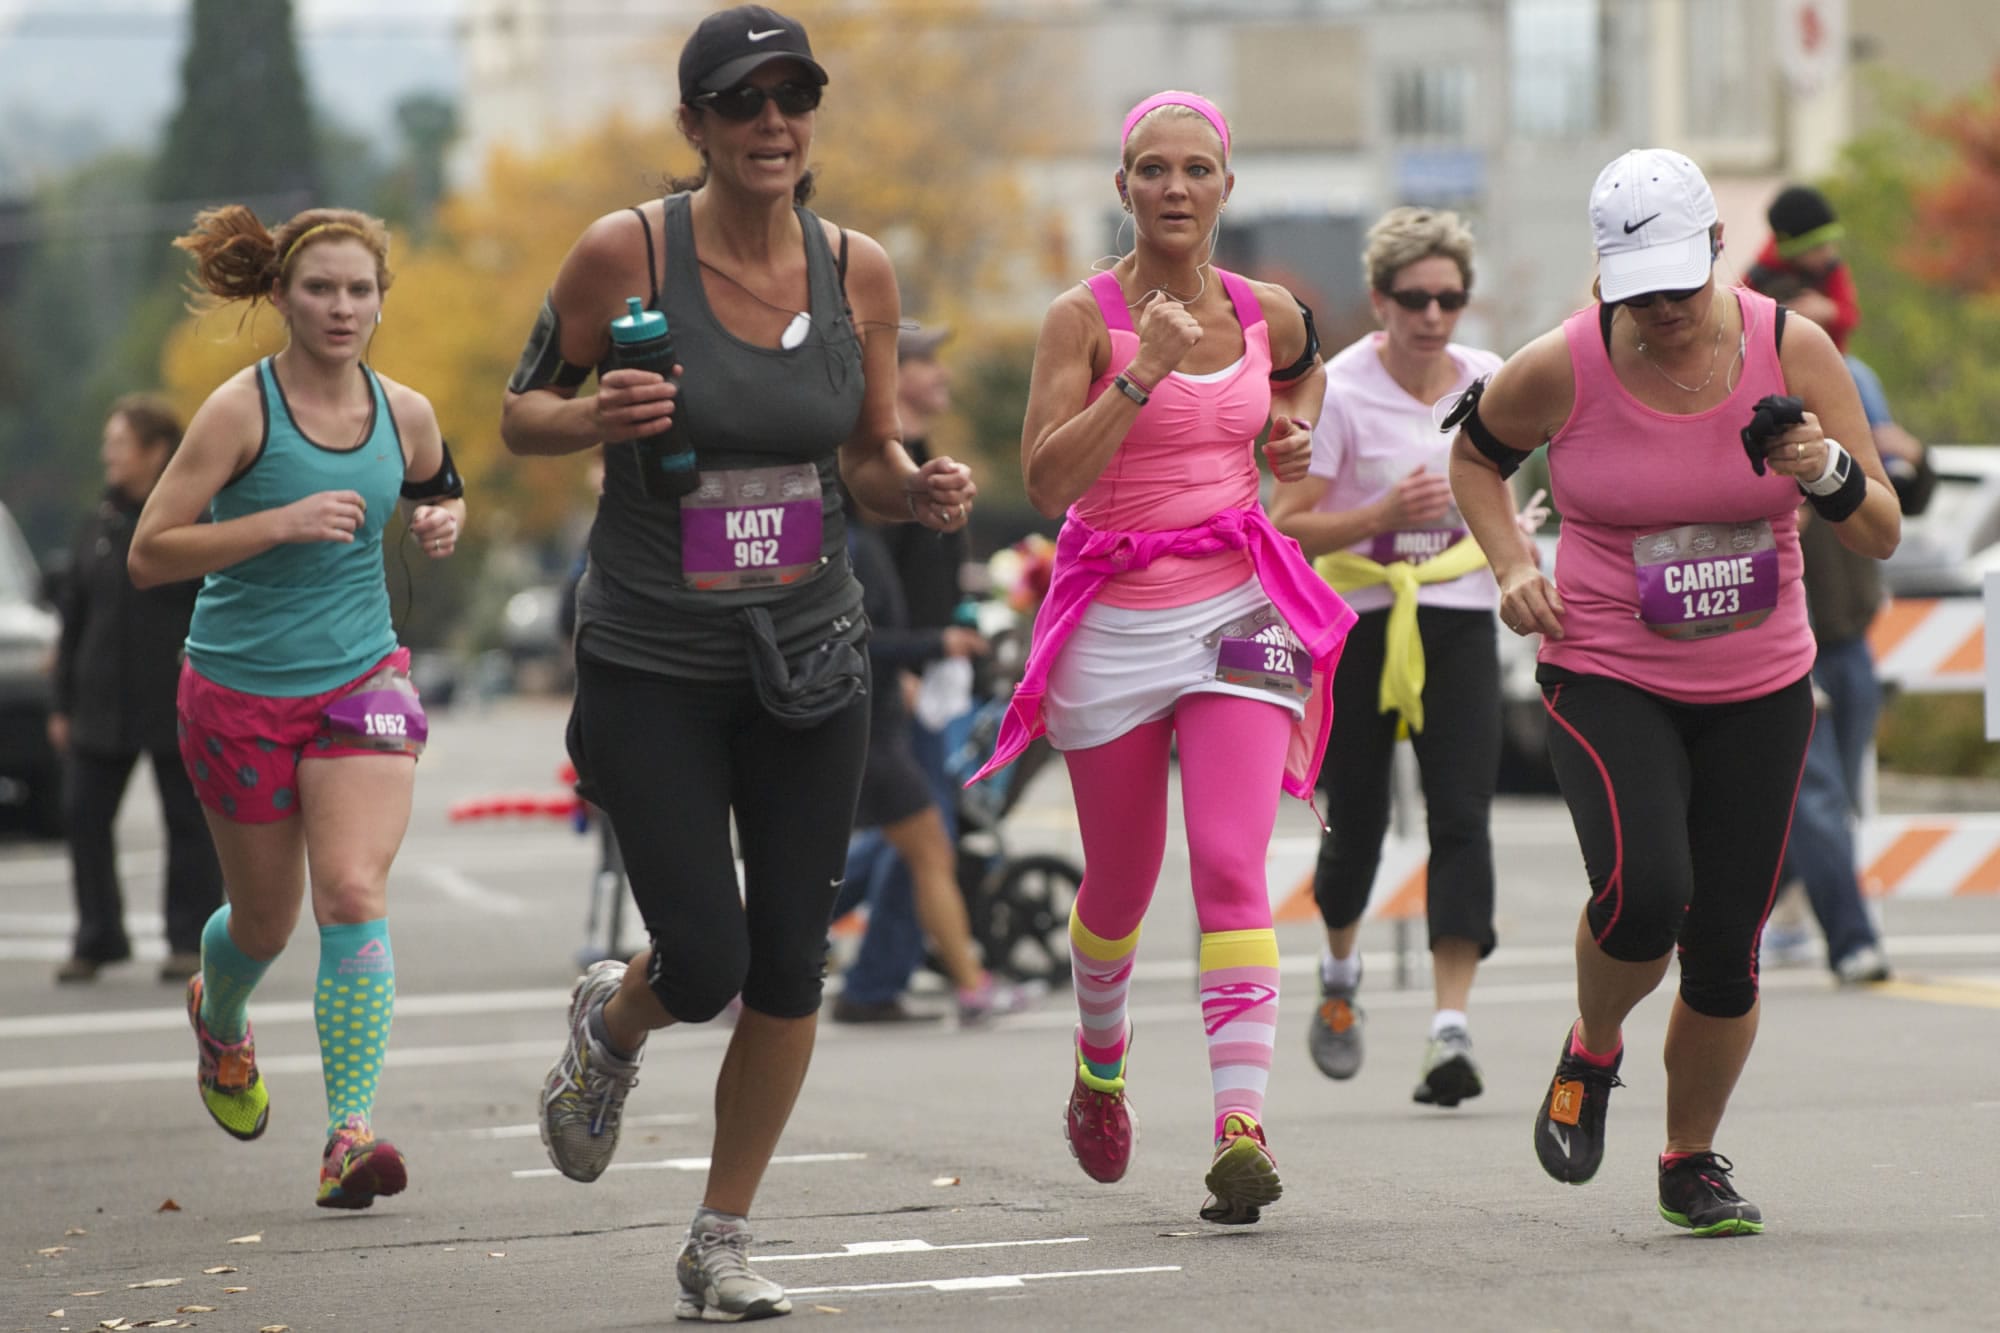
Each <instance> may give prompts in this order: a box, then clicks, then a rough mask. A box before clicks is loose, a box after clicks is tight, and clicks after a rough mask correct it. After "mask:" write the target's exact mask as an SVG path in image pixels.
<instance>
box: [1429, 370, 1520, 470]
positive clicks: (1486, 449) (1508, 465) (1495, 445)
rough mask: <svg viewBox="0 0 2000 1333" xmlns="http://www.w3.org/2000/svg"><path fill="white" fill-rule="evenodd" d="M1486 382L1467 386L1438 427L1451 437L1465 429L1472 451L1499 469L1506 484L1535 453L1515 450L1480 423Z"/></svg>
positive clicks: (1481, 381) (1479, 381) (1480, 379)
mask: <svg viewBox="0 0 2000 1333" xmlns="http://www.w3.org/2000/svg"><path fill="white" fill-rule="evenodd" d="M1486 380H1487V377H1486V376H1484V375H1482V376H1480V377H1479V378H1478V379H1476V380H1474V381H1473V382H1472V383H1471V384H1469V385H1467V386H1466V389H1465V392H1464V393H1462V394H1460V395H1459V396H1458V401H1457V402H1455V403H1453V404H1452V405H1451V411H1449V412H1447V413H1445V415H1444V420H1443V421H1442V422H1440V423H1439V424H1438V429H1439V430H1440V431H1444V432H1447V433H1448V432H1451V431H1454V430H1458V429H1461V428H1463V429H1464V431H1465V435H1466V438H1467V439H1469V440H1471V441H1472V447H1473V448H1475V449H1477V450H1478V451H1479V452H1480V455H1481V456H1482V457H1484V458H1485V459H1486V461H1487V462H1489V463H1491V464H1492V465H1493V466H1494V467H1496V468H1499V469H1500V477H1501V479H1502V480H1503V481H1504V480H1505V479H1506V478H1508V477H1511V476H1513V475H1514V474H1515V472H1517V471H1519V470H1520V467H1521V464H1522V463H1523V462H1525V461H1527V457H1528V455H1529V454H1532V453H1533V452H1535V451H1534V450H1533V449H1516V448H1515V447H1514V446H1513V445H1511V444H1509V443H1507V442H1506V441H1505V440H1503V439H1501V438H1500V437H1499V436H1498V435H1495V434H1494V433H1493V432H1492V431H1490V430H1488V429H1487V428H1486V423H1485V422H1484V421H1481V420H1480V419H1479V399H1480V397H1481V396H1482V395H1484V394H1485V392H1486Z"/></svg>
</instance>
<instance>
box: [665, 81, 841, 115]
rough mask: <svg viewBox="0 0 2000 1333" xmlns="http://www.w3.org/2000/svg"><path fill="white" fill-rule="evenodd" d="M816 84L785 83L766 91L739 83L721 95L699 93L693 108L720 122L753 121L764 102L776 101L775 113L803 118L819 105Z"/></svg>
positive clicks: (759, 113)
mask: <svg viewBox="0 0 2000 1333" xmlns="http://www.w3.org/2000/svg"><path fill="white" fill-rule="evenodd" d="M819 91H820V90H819V85H818V84H816V83H792V82H789V81H787V82H785V83H780V84H777V85H775V86H773V87H770V88H760V87H758V86H757V85H756V84H754V83H739V84H737V85H736V86H735V87H734V88H724V89H723V90H722V91H721V92H716V93H702V94H700V95H699V96H697V97H696V98H695V99H694V102H695V105H696V106H705V107H707V108H708V109H709V110H711V111H713V112H714V113H715V114H716V115H718V116H721V117H722V118H723V119H724V120H755V119H757V117H759V116H761V115H763V114H764V103H765V102H766V101H771V102H776V103H777V104H778V110H780V111H782V112H784V113H785V114H786V115H788V116H803V115H805V114H806V112H808V111H812V110H815V109H816V108H817V107H818V106H819Z"/></svg>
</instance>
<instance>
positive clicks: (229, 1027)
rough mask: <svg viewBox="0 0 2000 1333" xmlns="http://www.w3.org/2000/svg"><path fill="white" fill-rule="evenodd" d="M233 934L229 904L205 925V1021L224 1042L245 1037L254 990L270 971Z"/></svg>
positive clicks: (203, 988)
mask: <svg viewBox="0 0 2000 1333" xmlns="http://www.w3.org/2000/svg"><path fill="white" fill-rule="evenodd" d="M270 967H271V960H270V959H265V960H263V961H262V962H260V961H258V960H257V959H255V958H252V957H251V956H250V955H249V954H247V953H244V952H243V950H242V949H240V948H238V947H237V945H236V941H235V940H233V939H231V938H230V937H229V904H227V903H224V904H223V905H222V906H220V907H218V908H216V909H215V913H214V915H212V916H210V917H209V918H208V924H207V925H205V926H203V927H202V928H201V1021H202V1024H203V1026H205V1027H206V1028H207V1029H208V1034H209V1035H210V1036H211V1037H214V1038H215V1039H216V1040H217V1041H219V1042H222V1043H223V1044H224V1045H229V1044H231V1043H234V1042H239V1041H242V1040H243V1033H244V1031H245V1030H246V1029H248V1028H249V1026H250V1013H249V1010H250V992H251V991H253V990H255V989H257V983H258V982H259V981H262V980H263V979H264V973H265V972H267V971H269V970H270Z"/></svg>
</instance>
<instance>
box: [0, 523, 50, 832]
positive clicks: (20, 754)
mask: <svg viewBox="0 0 2000 1333" xmlns="http://www.w3.org/2000/svg"><path fill="white" fill-rule="evenodd" d="M60 628H61V627H60V625H59V624H58V622H57V620H56V617H55V614H54V613H53V612H52V611H50V610H49V609H48V608H47V607H45V606H43V605H42V579H41V572H40V570H39V569H37V567H36V565H35V558H34V555H33V554H32V553H31V552H30V551H29V550H28V543H27V542H26V541H25V540H23V539H22V537H21V530H20V529H19V528H18V527H16V526H15V525H14V518H13V515H11V514H9V513H8V512H7V510H6V508H5V507H4V506H0V800H5V801H6V802H7V803H8V804H10V805H13V806H15V807H17V808H20V809H22V810H24V811H25V813H26V816H27V821H28V827H29V828H30V829H31V830H32V831H33V832H35V833H37V834H39V835H41V836H44V837H60V836H61V834H62V769H61V765H60V764H59V763H58V762H57V759H56V755H55V752H54V751H53V750H52V749H50V748H49V701H50V676H51V673H52V671H53V669H54V666H55V648H56V637H57V634H58V632H59V631H60Z"/></svg>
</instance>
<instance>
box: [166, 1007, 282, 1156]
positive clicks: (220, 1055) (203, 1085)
mask: <svg viewBox="0 0 2000 1333" xmlns="http://www.w3.org/2000/svg"><path fill="white" fill-rule="evenodd" d="M187 1011H188V1024H189V1025H190V1026H191V1027H193V1028H194V1044H195V1056H196V1061H197V1064H196V1072H195V1086H197V1087H198V1088H200V1089H201V1104H202V1105H203V1106H206V1107H207V1108H208V1114H209V1115H210V1116H211V1117H213V1119H214V1120H215V1123H216V1124H218V1125H221V1126H222V1128H223V1129H224V1130H226V1131H228V1132H229V1133H230V1134H231V1135H233V1136H234V1137H236V1138H239V1139H246V1140H247V1139H254V1138H256V1137H257V1136H258V1135H260V1134H262V1133H263V1132H264V1126H265V1125H266V1124H268V1123H269V1121H270V1118H271V1094H270V1093H269V1092H267V1091H266V1090H265V1088H264V1080H263V1079H262V1078H260V1077H258V1074H257V1042H256V1038H255V1037H253V1036H252V1035H251V1032H250V1025H249V1024H248V1023H245V1024H244V1025H243V1040H242V1041H238V1042H222V1041H217V1040H216V1039H215V1038H214V1037H213V1036H211V1035H209V1031H208V1025H207V1024H205V1023H203V1022H202V1021H201V975H200V974H199V973H197V974H195V975H194V976H192V977H189V978H188V984H187Z"/></svg>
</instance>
